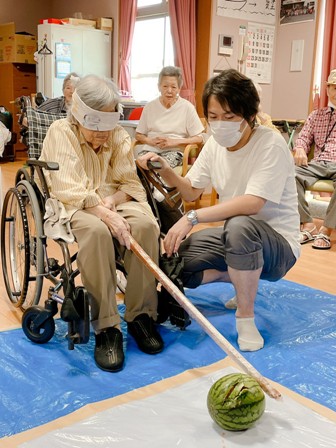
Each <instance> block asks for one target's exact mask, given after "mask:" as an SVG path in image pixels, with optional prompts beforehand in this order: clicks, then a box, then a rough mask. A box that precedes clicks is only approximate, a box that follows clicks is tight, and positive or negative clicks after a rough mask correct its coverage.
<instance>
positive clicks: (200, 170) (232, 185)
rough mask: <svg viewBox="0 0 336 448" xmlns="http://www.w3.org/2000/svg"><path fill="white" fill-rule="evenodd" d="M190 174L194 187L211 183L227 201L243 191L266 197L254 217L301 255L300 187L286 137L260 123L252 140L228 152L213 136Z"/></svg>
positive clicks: (202, 186) (243, 192)
mask: <svg viewBox="0 0 336 448" xmlns="http://www.w3.org/2000/svg"><path fill="white" fill-rule="evenodd" d="M187 177H188V178H189V179H190V181H191V185H192V186H193V187H195V188H206V187H207V186H208V185H210V184H212V185H213V187H214V188H215V189H216V191H217V193H218V195H219V201H220V202H222V201H225V200H228V199H231V198H234V197H236V196H241V195H244V194H249V195H254V196H259V197H262V198H264V199H266V201H267V202H266V203H265V205H264V207H263V208H262V209H261V210H260V212H259V213H258V214H256V215H254V216H253V218H255V219H258V220H263V221H265V222H267V223H268V224H269V225H270V226H271V227H272V228H273V229H274V230H276V231H277V232H278V233H280V234H281V235H282V236H283V237H284V238H285V239H286V240H287V241H288V243H289V244H290V246H291V248H292V250H293V253H294V256H295V257H296V258H298V257H299V255H300V244H299V242H298V241H299V230H300V218H299V213H298V200H297V190H296V183H295V168H294V161H293V157H292V155H291V153H290V151H289V149H288V147H287V145H286V142H285V140H284V138H283V137H282V136H281V135H280V134H278V133H276V132H274V131H273V130H271V129H269V128H266V127H264V126H258V127H257V129H256V131H255V133H254V134H253V135H252V137H251V139H250V141H249V142H248V143H247V144H246V145H245V146H244V147H243V148H241V149H239V150H238V151H228V150H227V149H226V148H225V147H223V146H220V145H218V143H216V141H215V140H214V138H213V137H210V138H209V140H208V141H207V143H206V144H205V145H204V147H203V149H202V151H201V152H200V154H199V156H198V158H197V159H196V162H195V163H194V164H193V165H192V167H191V169H190V170H189V172H188V174H187Z"/></svg>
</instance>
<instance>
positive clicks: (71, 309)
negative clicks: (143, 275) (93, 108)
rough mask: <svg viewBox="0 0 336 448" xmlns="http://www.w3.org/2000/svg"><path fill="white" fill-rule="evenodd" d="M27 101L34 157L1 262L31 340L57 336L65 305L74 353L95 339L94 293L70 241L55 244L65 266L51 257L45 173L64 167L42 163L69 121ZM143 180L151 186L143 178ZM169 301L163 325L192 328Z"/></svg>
mask: <svg viewBox="0 0 336 448" xmlns="http://www.w3.org/2000/svg"><path fill="white" fill-rule="evenodd" d="M21 101H22V104H23V106H24V113H25V114H26V115H27V121H28V127H27V132H28V134H27V136H26V138H27V143H28V156H29V159H28V160H27V162H26V165H25V166H24V167H22V168H20V169H19V170H18V172H17V173H16V177H15V186H14V187H12V188H10V189H9V190H8V191H7V193H6V195H5V197H4V201H3V207H2V214H1V247H2V250H1V259H2V267H3V276H4V283H5V287H6V291H7V295H8V297H9V299H10V301H11V302H12V304H13V305H14V306H15V307H18V308H20V309H21V310H22V311H23V316H22V329H23V331H24V333H25V335H26V336H27V337H28V339H30V340H31V341H33V342H35V343H39V344H43V343H46V342H48V341H49V340H50V339H51V338H52V337H53V335H54V333H55V321H54V317H55V316H56V314H57V313H58V306H59V305H60V306H61V308H60V316H61V318H62V319H63V320H64V321H66V322H67V323H68V331H67V340H68V348H69V349H70V350H73V349H74V346H75V344H85V343H87V342H88V341H89V337H90V318H89V312H90V311H89V294H88V292H87V291H86V289H85V288H84V287H83V286H76V285H75V280H76V278H77V276H78V275H79V274H80V273H79V270H78V269H77V268H76V267H74V265H75V261H76V255H77V254H76V253H74V254H72V255H71V253H70V249H69V246H68V243H66V242H65V241H63V240H60V239H58V240H53V241H55V242H56V244H57V245H58V246H59V247H60V250H61V253H62V258H63V262H62V263H59V261H58V260H56V259H55V258H50V257H48V250H47V249H48V244H50V242H48V240H47V237H46V235H45V234H44V229H43V217H44V214H45V203H46V201H47V199H48V198H49V197H50V196H49V191H48V187H47V184H46V180H45V177H44V173H43V171H44V170H57V169H58V164H56V163H54V162H44V161H39V160H38V158H39V156H40V153H41V150H42V143H43V139H44V137H45V135H46V132H47V130H48V128H49V126H50V125H51V123H52V122H53V121H54V120H56V119H60V118H64V116H65V115H64V114H62V115H57V114H49V113H45V112H39V111H36V110H34V109H33V108H32V107H31V105H30V103H29V99H27V98H22V99H21ZM141 180H142V182H143V183H144V182H146V181H145V179H143V178H142V179H141ZM144 187H145V189H146V192H147V196H148V199H149V203H150V205H151V207H152V210H153V212H154V215H155V216H156V219H157V222H158V224H159V225H160V218H159V214H158V210H157V207H156V204H155V200H154V199H153V198H152V195H151V187H150V186H149V185H148V184H147V185H144ZM170 264H171V263H170ZM117 269H118V270H120V272H121V273H123V274H125V275H126V272H125V270H124V267H123V261H122V259H121V258H120V259H118V260H117ZM169 269H170V270H171V272H172V275H173V276H174V273H173V271H174V269H171V266H169ZM175 272H176V269H175ZM44 280H49V281H50V282H51V286H50V287H49V289H48V296H47V298H46V300H45V302H44V306H41V305H40V298H41V295H42V292H43V283H44ZM163 289H164V288H163ZM164 300H165V302H164V303H165V304H164V306H163V307H161V320H160V322H163V321H164V319H167V318H169V317H170V320H171V323H173V324H175V325H177V326H179V327H180V328H182V329H184V328H185V327H186V326H187V325H189V323H190V319H189V316H188V315H187V313H185V311H184V310H183V308H181V307H180V305H178V304H177V303H176V304H173V305H174V306H175V308H176V310H177V313H173V315H172V316H171V314H172V313H171V305H172V303H173V302H172V300H171V299H169V298H168V299H167V297H166V298H165V299H164ZM167 305H168V308H167ZM179 308H180V309H179ZM174 314H175V316H174ZM162 316H164V317H162Z"/></svg>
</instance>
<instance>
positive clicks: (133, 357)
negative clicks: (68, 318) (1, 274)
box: [0, 280, 336, 437]
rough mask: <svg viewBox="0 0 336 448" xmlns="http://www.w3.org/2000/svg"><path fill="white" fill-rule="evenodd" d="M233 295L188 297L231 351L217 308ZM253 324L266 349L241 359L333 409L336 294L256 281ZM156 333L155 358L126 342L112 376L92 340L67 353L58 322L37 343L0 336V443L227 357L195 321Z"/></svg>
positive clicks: (227, 315)
mask: <svg viewBox="0 0 336 448" xmlns="http://www.w3.org/2000/svg"><path fill="white" fill-rule="evenodd" d="M232 295H233V288H232V285H229V284H222V283H221V284H219V283H217V284H211V285H205V286H201V287H199V288H197V289H196V290H188V291H187V296H188V297H189V298H190V299H191V300H192V302H193V303H194V304H195V305H196V306H197V307H198V308H199V309H200V311H202V313H203V314H204V315H205V316H206V317H207V318H208V319H209V321H210V322H211V323H212V324H213V325H214V326H215V327H216V328H217V329H218V330H219V331H220V332H221V333H222V334H223V335H224V337H225V338H227V339H228V341H229V342H230V343H232V344H233V345H234V346H235V347H237V344H236V331H235V319H234V311H229V310H226V309H224V307H223V303H225V302H226V301H227V300H228V299H230V298H231V297H232ZM256 322H257V326H258V328H259V329H260V331H261V333H262V335H263V337H264V339H265V347H264V349H263V350H260V351H258V352H253V353H244V356H245V358H246V359H247V360H248V361H249V362H251V363H252V364H253V365H254V366H255V367H256V368H257V369H258V370H259V371H260V372H261V373H262V374H263V375H265V376H266V377H268V378H270V379H272V380H275V381H277V382H279V383H281V384H282V385H284V386H287V387H288V388H290V389H292V390H294V391H296V392H299V393H300V394H302V395H304V396H306V397H308V398H311V399H312V400H314V401H316V402H319V403H321V404H323V405H325V406H327V407H329V408H331V409H333V410H336V392H335V378H336V367H335V355H336V296H332V295H329V294H326V293H323V292H321V291H317V290H314V289H311V288H308V287H304V286H300V285H298V284H295V283H292V282H288V281H285V280H281V281H279V282H276V283H269V282H263V281H261V282H260V286H259V289H258V296H257V301H256ZM123 332H124V335H126V328H123ZM160 332H161V334H162V336H163V339H164V341H165V350H164V351H163V352H162V353H161V354H158V355H155V356H151V355H146V354H144V353H142V352H140V351H139V350H138V349H137V347H136V346H135V342H134V340H133V339H132V338H131V337H130V338H129V339H128V340H127V350H126V364H125V368H124V370H122V371H121V372H118V373H114V374H111V373H107V372H103V371H101V370H99V369H98V368H97V367H96V366H95V364H94V360H93V349H94V337H93V335H91V339H90V342H89V343H88V344H86V345H81V346H76V348H75V350H73V351H69V350H68V349H67V341H66V340H65V339H64V337H65V333H66V325H65V323H64V322H62V321H59V320H58V321H57V322H56V333H55V336H54V337H53V339H52V340H51V341H50V342H49V343H47V344H44V345H38V344H34V343H32V342H30V341H29V340H27V338H26V337H25V335H24V334H23V332H22V330H20V329H18V330H11V331H6V332H2V333H0V357H1V364H0V437H4V436H5V435H11V434H15V433H18V432H21V431H24V430H27V429H30V428H32V427H35V426H38V425H41V424H43V423H47V422H48V421H51V420H53V419H55V418H58V417H61V416H64V415H66V414H68V413H70V412H73V411H75V410H76V409H78V408H80V407H82V406H84V405H85V404H88V403H91V402H95V401H100V400H103V399H106V398H111V397H114V396H116V395H120V394H123V393H125V392H128V391H130V390H132V389H135V388H139V387H142V386H145V385H148V384H151V383H154V382H156V381H160V380H161V379H164V378H167V377H170V376H173V375H176V374H178V373H181V372H183V371H185V370H187V369H190V368H193V367H200V366H204V365H208V364H211V363H213V362H216V361H218V360H220V359H222V358H224V357H225V356H226V355H225V353H224V352H223V351H222V350H221V349H220V348H219V347H218V346H217V345H216V344H215V343H214V342H213V341H212V340H211V339H210V338H209V337H208V336H207V335H206V334H205V333H204V331H203V330H202V328H201V327H200V326H199V325H198V324H197V323H195V322H193V323H192V324H191V325H190V326H189V327H188V328H187V330H186V331H183V332H182V331H179V330H177V329H175V327H172V326H170V325H169V324H165V325H163V326H160Z"/></svg>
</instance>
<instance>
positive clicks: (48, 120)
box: [27, 106, 67, 159]
mask: <svg viewBox="0 0 336 448" xmlns="http://www.w3.org/2000/svg"><path fill="white" fill-rule="evenodd" d="M66 116H67V115H66V114H64V113H62V114H51V113H47V112H42V111H37V110H35V109H33V108H32V107H30V106H28V107H27V120H28V139H27V144H28V156H29V157H30V158H32V159H38V158H39V157H40V155H41V151H42V145H43V140H44V138H45V136H46V134H47V131H48V129H49V127H50V126H51V124H52V123H53V122H54V121H55V120H59V119H60V118H65V117H66Z"/></svg>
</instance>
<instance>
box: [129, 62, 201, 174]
mask: <svg viewBox="0 0 336 448" xmlns="http://www.w3.org/2000/svg"><path fill="white" fill-rule="evenodd" d="M182 84H183V80H182V73H181V69H180V68H179V67H172V66H167V67H163V69H162V70H161V72H160V74H159V82H158V88H159V91H160V94H161V95H160V96H159V97H158V98H156V99H155V100H153V101H150V102H149V103H148V104H146V106H145V107H144V110H143V112H142V115H141V118H140V121H139V124H138V126H137V129H136V134H135V138H136V140H137V141H138V142H140V143H141V145H137V146H136V154H135V155H136V157H139V156H141V155H144V154H146V153H147V152H156V153H159V154H160V155H161V156H162V157H164V158H165V159H166V160H167V161H168V163H169V165H170V166H171V167H172V168H175V167H176V166H180V165H182V162H183V147H181V146H180V145H188V144H192V143H196V144H200V143H203V141H204V136H205V134H204V126H203V124H202V122H201V120H200V118H199V117H198V115H197V112H196V109H195V107H194V106H193V105H192V104H191V103H190V102H189V101H187V100H185V99H183V98H181V97H180V96H179V93H180V91H181V87H182Z"/></svg>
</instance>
